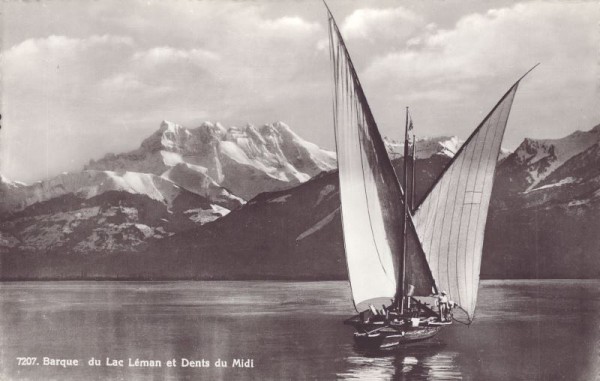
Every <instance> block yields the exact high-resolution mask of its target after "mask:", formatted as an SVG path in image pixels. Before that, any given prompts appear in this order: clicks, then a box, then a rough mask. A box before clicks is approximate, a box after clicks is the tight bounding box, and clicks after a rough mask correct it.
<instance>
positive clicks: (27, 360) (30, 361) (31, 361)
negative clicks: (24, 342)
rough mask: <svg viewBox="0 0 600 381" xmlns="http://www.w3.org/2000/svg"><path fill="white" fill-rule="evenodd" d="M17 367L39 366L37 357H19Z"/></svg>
mask: <svg viewBox="0 0 600 381" xmlns="http://www.w3.org/2000/svg"><path fill="white" fill-rule="evenodd" d="M17 365H19V366H27V365H37V357H17Z"/></svg>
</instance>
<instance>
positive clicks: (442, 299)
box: [436, 291, 448, 321]
mask: <svg viewBox="0 0 600 381" xmlns="http://www.w3.org/2000/svg"><path fill="white" fill-rule="evenodd" d="M436 303H437V305H438V310H439V313H440V321H446V315H447V314H448V296H446V292H445V291H442V292H441V293H440V294H439V295H438V296H437V299H436Z"/></svg>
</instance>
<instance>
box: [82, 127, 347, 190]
mask: <svg viewBox="0 0 600 381" xmlns="http://www.w3.org/2000/svg"><path fill="white" fill-rule="evenodd" d="M181 163H185V164H189V165H190V166H191V167H189V168H191V169H192V170H199V171H201V172H202V173H203V174H205V175H207V176H209V177H210V179H211V181H214V182H215V183H216V184H218V185H219V186H223V187H226V188H227V189H230V190H231V191H232V193H233V194H236V195H238V196H241V197H243V198H245V199H249V198H252V197H254V196H255V195H256V194H258V193H260V192H266V191H274V190H279V189H283V188H287V187H290V186H294V185H297V184H299V183H301V182H304V181H306V180H308V179H310V178H311V177H313V176H315V175H317V174H318V173H320V172H322V171H329V170H331V169H334V168H335V167H336V161H335V155H334V154H333V153H332V152H329V151H326V150H323V149H321V148H319V147H318V146H317V145H316V144H313V143H310V142H308V141H306V140H304V139H302V138H301V137H300V136H299V135H298V134H296V133H295V132H294V131H292V129H291V128H290V127H289V126H288V125H286V124H285V123H283V122H274V123H271V124H265V125H262V126H260V127H255V126H254V125H252V124H247V125H245V126H243V127H237V126H231V127H229V128H225V127H224V126H223V125H221V124H220V123H217V122H208V121H207V122H204V123H202V124H201V125H200V126H198V127H196V128H186V127H183V126H181V125H178V124H176V123H172V122H169V121H163V122H162V123H161V125H160V128H159V129H158V130H157V131H156V132H154V133H153V134H152V135H150V136H149V137H148V138H146V139H145V140H144V141H143V142H142V144H141V146H140V148H138V149H137V150H134V151H132V152H128V153H123V154H118V155H114V154H109V155H106V156H105V157H104V158H102V159H100V160H98V161H91V162H90V163H89V164H88V165H87V166H86V169H96V170H109V171H113V170H125V171H135V172H144V173H152V174H155V175H159V176H161V175H163V174H165V173H167V172H168V171H169V170H170V169H171V168H173V167H175V166H177V165H179V164H181ZM189 168H188V169H189Z"/></svg>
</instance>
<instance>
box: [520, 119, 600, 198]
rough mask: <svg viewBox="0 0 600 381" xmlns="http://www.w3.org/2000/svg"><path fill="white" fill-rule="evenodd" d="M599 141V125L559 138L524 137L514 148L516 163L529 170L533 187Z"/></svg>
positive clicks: (531, 186)
mask: <svg viewBox="0 0 600 381" xmlns="http://www.w3.org/2000/svg"><path fill="white" fill-rule="evenodd" d="M598 142H600V125H598V126H596V127H594V128H592V129H591V130H589V131H575V132H573V133H572V134H570V135H568V136H565V137H564V138H560V139H529V138H527V139H525V140H524V141H523V143H521V145H520V146H519V147H518V148H517V149H516V150H515V152H514V155H515V160H516V163H517V164H521V165H526V166H527V167H528V170H529V177H530V178H529V184H530V186H529V188H528V189H533V188H534V187H535V186H536V185H537V184H538V183H539V182H540V181H542V180H543V179H544V178H546V177H547V176H548V175H549V174H550V173H552V172H553V171H554V170H555V169H557V168H558V167H560V166H561V165H563V164H564V163H565V162H566V161H567V160H569V159H570V158H572V157H574V156H575V155H577V154H579V153H581V152H583V151H585V150H586V149H588V148H589V147H591V146H593V145H594V144H597V143H598Z"/></svg>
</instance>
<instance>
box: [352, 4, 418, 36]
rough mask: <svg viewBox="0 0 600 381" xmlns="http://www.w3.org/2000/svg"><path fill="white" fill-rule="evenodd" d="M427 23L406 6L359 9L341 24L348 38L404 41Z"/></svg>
mask: <svg viewBox="0 0 600 381" xmlns="http://www.w3.org/2000/svg"><path fill="white" fill-rule="evenodd" d="M424 25H425V22H424V20H423V18H422V17H420V16H419V15H417V14H416V13H414V12H412V11H410V10H408V9H405V8H401V7H398V8H387V9H371V8H366V9H357V10H355V11H354V12H352V14H350V15H349V16H348V17H346V19H344V22H343V23H342V26H341V32H342V34H343V35H344V37H345V38H346V39H347V40H352V39H365V40H368V41H371V42H375V41H377V43H383V42H384V41H382V39H391V40H395V41H396V42H399V43H404V41H405V40H406V38H407V37H408V36H410V35H412V34H413V33H415V31H417V30H418V29H420V28H421V27H423V26H424Z"/></svg>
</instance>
